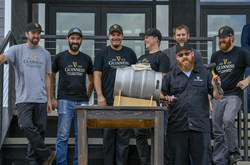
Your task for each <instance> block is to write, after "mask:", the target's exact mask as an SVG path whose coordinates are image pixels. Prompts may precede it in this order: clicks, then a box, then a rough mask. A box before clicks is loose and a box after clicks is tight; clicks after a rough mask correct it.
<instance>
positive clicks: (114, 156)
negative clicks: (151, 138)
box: [103, 128, 130, 165]
mask: <svg viewBox="0 0 250 165" xmlns="http://www.w3.org/2000/svg"><path fill="white" fill-rule="evenodd" d="M129 138H130V130H129V129H109V128H106V129H104V135H103V149H104V165H127V158H128V151H129Z"/></svg>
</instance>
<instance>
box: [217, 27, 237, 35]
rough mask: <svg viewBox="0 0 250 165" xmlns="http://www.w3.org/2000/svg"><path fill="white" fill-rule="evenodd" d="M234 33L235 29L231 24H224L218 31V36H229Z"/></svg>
mask: <svg viewBox="0 0 250 165" xmlns="http://www.w3.org/2000/svg"><path fill="white" fill-rule="evenodd" d="M231 35H234V30H233V29H232V28H231V27H229V26H223V27H221V28H220V29H219V31H218V37H229V36H231Z"/></svg>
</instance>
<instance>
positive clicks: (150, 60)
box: [137, 51, 170, 73]
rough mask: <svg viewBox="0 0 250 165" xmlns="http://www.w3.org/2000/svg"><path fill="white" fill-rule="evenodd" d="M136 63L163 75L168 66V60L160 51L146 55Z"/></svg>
mask: <svg viewBox="0 0 250 165" xmlns="http://www.w3.org/2000/svg"><path fill="white" fill-rule="evenodd" d="M137 63H141V64H145V65H150V66H151V68H152V69H153V70H154V71H156V72H164V73H167V72H168V71H169V66H170V61H169V58H168V57H167V56H166V55H165V54H164V53H163V52H162V51H158V52H155V53H152V54H150V53H146V54H145V55H142V56H141V57H140V58H139V59H138V61H137Z"/></svg>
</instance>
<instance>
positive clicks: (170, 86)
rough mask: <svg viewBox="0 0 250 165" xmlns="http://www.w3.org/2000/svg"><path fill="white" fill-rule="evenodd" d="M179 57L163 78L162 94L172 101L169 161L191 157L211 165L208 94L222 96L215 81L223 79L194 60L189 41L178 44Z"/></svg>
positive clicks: (181, 162) (183, 164)
mask: <svg viewBox="0 0 250 165" xmlns="http://www.w3.org/2000/svg"><path fill="white" fill-rule="evenodd" d="M176 59H177V64H178V68H176V69H174V70H171V71H170V72H168V73H167V75H166V76H164V78H163V81H162V94H163V95H164V96H165V98H166V100H168V103H170V104H169V106H168V107H169V116H168V129H167V135H166V136H167V142H168V147H167V148H166V152H167V155H168V156H169V158H170V159H169V162H168V163H169V164H175V165H186V164H188V162H189V159H190V158H191V159H192V162H193V164H197V165H198V164H199V165H211V163H212V160H211V154H212V153H211V140H210V136H211V135H210V132H211V131H210V121H209V100H208V94H210V95H211V96H213V97H214V98H217V99H218V98H221V97H222V96H221V95H219V93H218V90H217V87H216V85H215V83H214V79H218V82H219V83H220V78H219V77H218V76H215V77H214V78H212V74H211V73H210V72H208V71H207V70H206V69H205V68H204V67H203V66H200V65H198V64H195V63H194V51H193V49H192V48H191V46H190V45H189V44H188V43H186V42H185V43H178V44H177V45H176ZM197 142H198V143H197ZM189 155H191V157H190V158H189Z"/></svg>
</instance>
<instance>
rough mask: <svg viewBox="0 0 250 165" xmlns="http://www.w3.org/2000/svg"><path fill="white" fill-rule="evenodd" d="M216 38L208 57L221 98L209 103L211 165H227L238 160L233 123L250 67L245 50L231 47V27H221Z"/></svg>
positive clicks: (232, 34)
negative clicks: (216, 43)
mask: <svg viewBox="0 0 250 165" xmlns="http://www.w3.org/2000/svg"><path fill="white" fill-rule="evenodd" d="M218 37H219V46H220V50H219V51H217V52H215V53H214V54H213V55H212V57H211V63H216V66H217V67H216V69H215V72H216V73H217V74H218V75H219V76H220V77H221V82H222V83H221V84H222V89H223V90H224V96H223V97H222V99H219V100H214V99H213V100H212V106H213V112H212V123H213V133H214V138H215V139H214V153H213V161H214V163H215V164H216V165H217V164H218V165H219V164H223V165H228V164H229V163H231V164H233V163H235V162H237V161H239V160H241V156H240V150H239V146H238V138H237V129H236V126H235V123H234V121H235V117H236V115H237V113H238V111H239V109H240V107H241V103H242V100H241V99H242V96H243V95H242V94H243V89H245V88H246V87H247V86H248V84H249V82H250V76H248V77H247V78H245V79H243V77H244V72H245V69H246V67H247V66H250V53H249V52H248V51H247V50H246V49H245V48H241V47H237V46H234V44H233V42H234V31H233V29H232V28H231V27H228V26H224V27H221V28H220V29H219V32H218Z"/></svg>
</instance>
